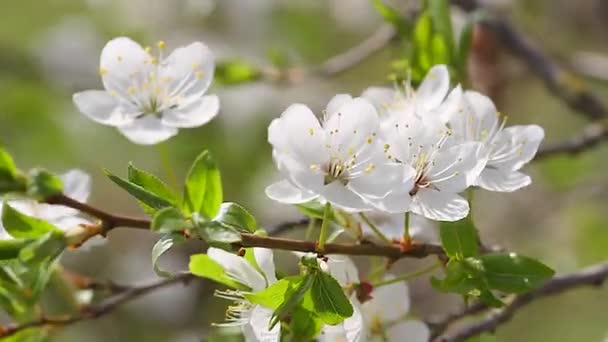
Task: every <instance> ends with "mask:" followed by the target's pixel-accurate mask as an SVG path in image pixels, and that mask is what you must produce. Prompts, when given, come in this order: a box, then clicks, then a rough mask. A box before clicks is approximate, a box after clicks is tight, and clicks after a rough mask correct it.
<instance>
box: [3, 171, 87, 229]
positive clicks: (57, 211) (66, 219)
mask: <svg viewBox="0 0 608 342" xmlns="http://www.w3.org/2000/svg"><path fill="white" fill-rule="evenodd" d="M60 178H61V181H62V183H63V193H64V194H65V195H66V196H69V197H71V198H73V199H75V200H77V201H79V202H86V201H87V199H88V197H89V194H90V193H91V177H90V176H89V175H88V174H86V173H85V172H83V171H81V170H77V169H73V170H70V171H68V172H66V173H64V174H63V175H61V176H60ZM7 202H8V204H9V205H10V206H11V207H13V208H15V209H16V210H18V211H19V212H21V213H22V214H25V215H28V216H33V217H36V218H39V219H43V220H45V221H48V222H49V223H51V224H53V225H55V226H57V227H58V228H60V229H62V230H65V231H67V230H69V229H71V228H74V227H77V226H78V225H81V224H90V223H91V221H90V220H89V219H87V218H84V217H82V216H80V212H79V211H78V210H76V209H73V208H68V207H66V206H63V205H52V204H46V203H39V202H36V201H34V200H31V199H11V200H8V201H7ZM0 212H2V203H0ZM0 239H3V240H6V239H12V237H11V236H10V235H9V234H8V232H7V231H6V230H5V229H4V227H3V226H2V222H1V221H0Z"/></svg>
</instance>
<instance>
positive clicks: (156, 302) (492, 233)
mask: <svg viewBox="0 0 608 342" xmlns="http://www.w3.org/2000/svg"><path fill="white" fill-rule="evenodd" d="M392 3H393V4H394V5H395V6H397V7H398V8H400V9H402V10H403V11H404V12H405V11H407V10H408V8H412V7H415V6H416V3H415V1H393V2H392ZM484 3H486V4H487V5H488V6H489V7H490V8H493V9H494V10H495V11H497V12H498V13H501V14H503V15H507V16H509V17H510V18H511V20H512V21H513V23H514V24H515V25H516V26H517V27H518V28H519V29H520V30H522V31H524V32H526V34H527V35H528V36H530V38H531V39H532V40H533V41H534V42H536V43H538V44H541V45H542V46H541V47H542V48H543V50H544V51H546V52H547V53H548V54H550V55H551V56H555V57H556V59H558V60H559V61H561V62H562V63H563V64H564V65H573V66H578V67H580V65H579V64H580V63H578V62H579V61H580V58H577V57H580V56H581V54H580V52H581V51H591V52H594V53H598V54H601V53H607V54H608V40H606V37H607V36H608V5H607V4H606V1H604V0H579V1H569V0H535V1H524V0H520V1H509V0H500V1H498V0H495V1H484ZM454 18H455V23H456V27H458V23H462V22H463V14H462V13H459V12H458V11H457V10H455V12H454ZM381 24H382V21H381V19H380V18H379V16H378V15H377V13H376V12H375V11H374V9H373V7H372V6H371V5H370V4H369V3H368V1H367V0H349V1H346V0H328V1H315V0H313V1H311V0H301V1H287V0H243V1H238V0H221V1H220V0H165V1H161V0H46V1H39V0H22V1H4V2H3V4H2V5H0V144H2V145H4V146H6V148H7V149H8V150H9V151H10V152H11V153H12V154H13V155H14V157H15V159H16V160H17V162H18V163H19V165H20V166H21V167H23V168H29V167H34V166H43V167H46V168H49V169H51V170H53V171H57V172H63V171H65V170H67V169H70V168H74V167H77V168H82V169H84V170H85V171H87V172H89V173H90V174H92V176H93V178H94V182H93V195H92V199H91V202H92V203H94V204H95V205H98V206H100V207H103V208H106V209H108V210H109V211H113V212H118V213H125V214H132V215H143V213H142V212H141V211H140V210H139V209H138V207H137V206H136V204H135V202H134V201H132V200H130V199H129V197H128V195H126V194H125V193H124V192H122V191H121V190H120V189H118V188H117V187H116V186H113V184H111V182H110V181H109V180H108V179H107V178H105V176H104V175H103V172H102V168H104V167H105V168H108V169H110V170H112V171H113V172H115V173H118V174H123V175H124V174H125V172H126V166H127V163H128V162H129V161H133V162H134V164H135V165H137V166H138V167H141V168H144V169H146V170H149V171H152V172H155V173H156V174H159V175H162V176H163V178H165V179H166V180H167V181H169V182H171V181H172V180H171V179H170V177H168V175H167V173H168V172H167V170H166V168H164V167H163V162H162V158H161V155H162V151H161V149H162V150H164V153H166V156H167V158H168V160H169V162H170V164H171V167H172V168H173V170H174V172H175V174H176V178H177V179H178V180H181V179H182V178H183V175H184V174H185V172H186V170H187V168H188V166H189V164H190V163H191V161H192V160H193V159H194V157H195V156H196V155H197V154H198V153H199V152H200V151H202V150H203V149H204V148H209V149H210V150H211V151H212V152H213V153H214V155H215V157H216V159H217V160H218V161H219V164H220V167H221V170H222V176H223V182H224V187H225V191H226V194H225V199H226V200H230V201H236V202H239V203H242V204H243V205H245V206H246V207H247V208H249V209H250V210H251V211H252V212H253V213H254V214H255V215H256V216H257V217H258V219H259V220H260V221H261V222H262V223H264V224H267V225H271V224H273V223H278V222H280V221H284V220H287V219H293V218H297V217H298V213H297V212H296V211H295V210H293V209H292V208H288V207H286V206H282V205H279V204H276V203H273V202H272V201H270V200H269V199H267V198H266V197H265V195H264V194H263V190H264V187H265V186H266V185H268V184H269V183H271V182H272V181H273V180H275V179H276V178H277V174H276V171H275V169H274V166H273V164H272V160H271V156H270V147H269V145H268V144H267V142H266V128H267V125H268V123H269V122H270V120H271V119H272V118H274V117H276V116H278V115H279V114H280V113H281V112H282V110H283V109H285V108H286V107H287V106H288V105H289V104H291V103H294V102H302V103H306V104H309V105H310V106H311V107H312V108H313V109H315V110H317V111H320V110H322V109H323V107H324V105H325V103H326V102H327V101H328V100H329V99H330V98H331V97H332V96H333V95H334V94H336V93H341V92H348V93H351V94H360V93H361V92H362V91H363V90H364V89H365V88H366V87H368V86H370V85H379V84H383V83H387V75H388V74H389V73H390V72H391V68H390V63H391V60H392V59H394V58H398V57H400V56H402V55H404V54H405V51H403V48H402V47H399V46H393V47H389V48H387V49H385V50H383V51H382V52H381V53H379V54H377V55H375V56H374V57H373V58H370V59H369V60H366V61H365V62H364V63H362V64H360V65H358V66H357V67H355V68H353V69H351V70H349V71H348V72H346V73H344V74H341V75H340V76H339V77H335V78H331V79H320V78H309V79H306V80H305V81H303V82H300V83H298V84H296V85H285V84H273V83H271V82H264V81H261V82H255V83H248V84H242V85H237V86H219V85H214V86H213V88H212V91H211V93H217V94H219V96H220V99H221V105H222V107H221V114H220V115H219V116H218V117H217V118H216V119H215V120H214V121H213V122H212V123H211V124H208V125H206V126H204V127H200V128H196V129H188V130H181V131H180V134H179V135H178V136H176V137H174V138H172V139H171V140H169V141H168V142H165V143H163V144H162V146H160V147H147V146H138V145H134V144H132V143H130V142H129V141H127V139H126V138H124V137H123V136H121V135H120V134H119V133H118V131H116V130H115V129H113V128H110V127H106V126H101V125H98V124H96V123H94V122H92V121H90V120H88V119H87V118H86V117H84V116H83V115H81V114H79V113H78V112H77V111H76V110H75V107H74V106H73V104H72V101H71V96H72V94H73V93H74V92H76V91H81V90H85V89H96V88H101V82H100V80H99V77H98V74H97V69H98V61H99V54H100V51H101V48H102V47H103V45H104V44H105V42H107V41H108V40H109V39H111V38H113V37H116V36H120V35H127V36H130V37H132V38H134V39H136V40H139V41H140V42H142V44H153V43H154V42H156V41H157V40H164V41H166V42H167V45H168V48H169V49H173V48H175V47H177V46H180V45H182V44H185V43H189V42H191V41H193V40H201V41H203V42H205V43H206V44H207V45H209V46H210V47H211V49H212V50H213V51H214V53H215V54H216V57H217V58H218V59H222V58H235V57H238V58H242V59H245V60H248V61H251V62H253V63H256V64H259V65H262V66H264V65H268V64H269V61H268V54H269V51H275V52H276V51H279V52H280V53H281V54H284V55H285V56H287V57H288V60H289V62H290V63H292V64H293V65H296V66H314V65H315V64H318V63H320V62H322V61H323V60H325V59H326V58H328V57H331V56H332V55H334V54H336V53H339V52H341V51H344V50H345V49H348V48H349V47H351V46H353V45H355V44H357V42H359V41H361V40H362V39H365V38H366V37H367V36H369V35H370V34H371V33H373V32H374V30H375V29H376V28H377V27H378V26H380V25H381ZM488 51H489V52H488V54H485V55H481V57H480V58H481V60H479V59H478V60H475V59H473V60H471V61H470V62H471V72H472V73H473V77H472V80H473V81H472V86H475V87H477V88H480V89H481V90H484V91H486V92H489V93H490V94H491V95H492V96H493V97H494V98H495V100H496V101H497V103H498V105H499V109H500V110H501V111H502V112H503V113H507V114H508V115H509V117H510V119H509V120H510V123H511V124H515V123H522V124H524V123H536V124H539V125H542V126H543V127H544V128H545V132H546V141H547V142H556V141H560V140H561V139H564V138H567V137H569V136H572V135H576V134H578V133H579V132H580V131H581V130H582V128H583V127H584V126H585V124H586V121H585V120H584V119H583V118H581V116H578V115H577V114H576V113H573V112H572V111H571V110H570V109H569V108H568V107H567V106H565V105H564V104H563V103H562V102H561V101H560V100H559V99H557V98H555V97H552V96H551V95H550V94H548V93H547V91H546V89H545V88H544V85H543V84H542V83H541V82H540V81H539V80H537V79H536V78H534V76H532V75H531V73H530V72H529V71H528V70H527V69H526V67H525V66H524V65H522V64H521V63H520V62H519V61H517V60H514V59H513V58H512V57H509V56H508V55H507V54H506V52H504V51H503V50H502V49H501V48H500V42H495V44H490V46H489V50H488ZM478 57H479V56H478ZM476 63H477V64H476ZM587 81H588V82H589V86H590V87H592V90H593V91H594V92H595V93H596V94H597V95H598V96H599V97H600V98H603V97H605V95H606V94H608V88H607V87H606V83H605V82H606V80H600V79H589V80H587ZM604 102H606V103H608V100H607V101H604ZM607 157H608V146H607V145H600V146H598V147H595V148H593V149H592V150H590V151H588V152H585V153H583V154H581V155H578V156H574V157H570V156H560V157H551V158H547V159H545V160H543V161H541V162H536V163H533V165H531V166H528V167H527V169H526V171H527V172H529V173H530V174H532V175H533V179H534V182H533V184H532V186H530V187H528V188H526V189H524V190H521V191H518V192H516V193H512V194H499V193H481V192H480V193H479V195H477V196H476V198H475V203H474V216H475V219H476V221H477V222H478V227H479V229H480V231H481V234H482V236H483V238H484V240H486V241H488V242H491V243H497V244H500V245H502V246H504V247H506V248H507V249H509V250H513V251H517V252H521V253H525V254H527V255H530V256H533V257H537V258H540V259H541V260H543V261H544V262H545V263H547V264H548V265H551V266H552V267H554V268H555V269H556V270H557V271H558V272H560V273H562V272H568V271H573V270H576V269H578V268H581V267H583V266H585V265H590V264H593V263H595V262H599V261H601V260H604V259H606V257H608V225H606V224H605V222H606V221H607V219H608V210H607V209H608V206H607V205H608V191H607V190H608V158H607ZM292 234H294V235H298V234H301V232H293V233H292ZM157 238H158V236H154V235H152V234H148V233H146V232H138V231H133V230H128V229H117V230H116V231H113V232H112V233H111V234H110V235H109V237H108V239H107V240H106V241H105V242H104V243H103V244H101V245H99V246H95V247H94V248H92V249H90V250H89V251H74V252H70V253H68V254H67V255H66V256H65V257H64V264H65V265H66V268H68V269H70V270H73V271H76V272H79V273H82V274H85V275H89V276H91V277H94V278H95V279H100V280H112V281H115V282H118V283H128V284H132V283H138V282H146V281H152V280H154V279H155V278H156V276H155V274H154V273H153V271H152V267H151V262H150V250H151V247H152V245H153V244H154V242H155V240H156V239H157ZM201 248H202V246H201V245H199V244H197V243H191V244H188V245H187V246H185V247H180V248H178V249H176V250H174V251H172V252H170V253H168V256H167V257H166V258H164V259H163V260H162V264H163V265H164V267H166V268H169V269H173V270H180V269H185V268H186V265H187V260H188V258H187V255H188V254H189V253H193V252H196V251H200V249H201ZM288 263H289V264H290V265H291V266H293V265H294V262H288ZM423 263H424V261H422V262H405V261H401V262H399V264H398V265H397V266H396V270H407V269H416V268H417V267H419V266H420V265H422V264H423ZM280 264H281V262H280ZM212 293H213V285H212V284H211V283H208V282H205V281H199V282H196V283H192V284H190V285H189V286H188V287H182V286H176V287H173V288H169V289H165V290H163V291H160V292H158V293H155V294H153V295H150V296H147V297H145V298H142V299H140V300H137V301H135V302H133V303H132V304H129V305H126V306H124V307H123V308H121V309H120V310H118V311H117V312H115V313H114V314H112V315H110V316H106V317H104V318H101V319H98V320H95V321H91V322H84V323H79V324H77V325H74V326H70V327H68V328H65V329H62V330H60V331H57V333H56V334H55V335H54V340H57V341H180V342H181V341H184V342H185V341H201V340H208V339H209V338H210V337H209V336H211V334H213V333H214V329H213V328H211V327H210V323H211V322H221V321H222V320H223V308H224V305H226V304H227V303H226V302H223V301H221V300H219V299H216V298H214V297H213V296H212ZM411 293H412V295H413V297H414V298H413V301H414V312H415V313H416V314H418V315H420V316H422V317H433V315H440V314H442V313H447V312H454V311H456V310H458V308H459V307H460V305H461V302H460V300H459V298H457V297H455V296H449V295H440V294H437V293H435V292H433V291H432V290H431V289H430V286H429V284H428V281H427V280H425V279H421V280H419V281H415V282H414V283H413V284H412V291H411ZM607 308H608V290H607V289H606V288H604V289H602V290H590V289H580V290H576V291H572V292H570V293H568V294H566V295H562V296H559V297H554V298H550V299H545V300H542V301H539V302H537V303H535V304H533V305H531V306H529V307H528V308H526V309H525V310H522V311H521V313H520V314H518V315H517V316H516V317H515V318H514V319H513V320H512V321H511V322H509V323H508V324H506V325H504V326H501V327H500V328H499V329H498V332H497V335H496V337H488V336H486V337H484V338H482V340H484V341H486V340H487V341H492V340H497V341H602V340H603V339H604V338H606V336H608V311H607ZM220 340H221V338H220Z"/></svg>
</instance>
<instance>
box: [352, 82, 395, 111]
mask: <svg viewBox="0 0 608 342" xmlns="http://www.w3.org/2000/svg"><path fill="white" fill-rule="evenodd" d="M397 95H398V93H397V92H396V91H395V89H392V88H387V87H370V88H367V89H365V91H364V92H363V93H362V94H361V97H363V98H366V99H367V100H369V101H370V102H371V103H372V104H373V105H374V106H375V107H376V109H377V110H378V112H379V113H382V112H383V111H384V110H385V109H386V108H387V107H389V106H390V105H391V103H392V102H393V101H395V100H396V99H397Z"/></svg>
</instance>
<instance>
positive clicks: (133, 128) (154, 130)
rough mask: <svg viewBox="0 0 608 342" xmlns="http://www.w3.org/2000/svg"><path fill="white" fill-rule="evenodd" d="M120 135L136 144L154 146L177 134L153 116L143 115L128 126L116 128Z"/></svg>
mask: <svg viewBox="0 0 608 342" xmlns="http://www.w3.org/2000/svg"><path fill="white" fill-rule="evenodd" d="M118 130H119V131H120V133H122V134H123V135H124V136H125V137H127V138H128V139H129V140H131V141H132V142H134V143H136V144H141V145H154V144H158V143H159V142H162V141H165V140H167V139H169V138H171V137H172V136H174V135H176V134H177V131H178V130H177V128H175V127H168V126H165V125H163V124H162V121H161V120H160V119H159V118H157V117H155V116H153V115H145V116H143V117H141V118H139V119H135V121H133V122H132V123H130V124H127V125H124V126H120V127H118Z"/></svg>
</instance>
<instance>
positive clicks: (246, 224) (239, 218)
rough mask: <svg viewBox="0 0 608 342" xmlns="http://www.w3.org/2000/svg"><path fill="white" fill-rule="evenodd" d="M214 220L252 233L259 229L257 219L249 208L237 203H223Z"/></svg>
mask: <svg viewBox="0 0 608 342" xmlns="http://www.w3.org/2000/svg"><path fill="white" fill-rule="evenodd" d="M213 221H216V222H221V223H222V224H224V225H227V226H229V227H232V228H235V229H238V230H241V231H246V232H250V233H254V232H255V231H256V230H258V224H257V222H256V221H255V217H253V215H251V214H250V213H249V212H248V211H247V209H245V208H243V207H242V206H240V205H239V204H237V203H232V202H226V203H222V205H221V206H220V209H219V212H218V214H217V215H216V216H215V217H214V218H213Z"/></svg>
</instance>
